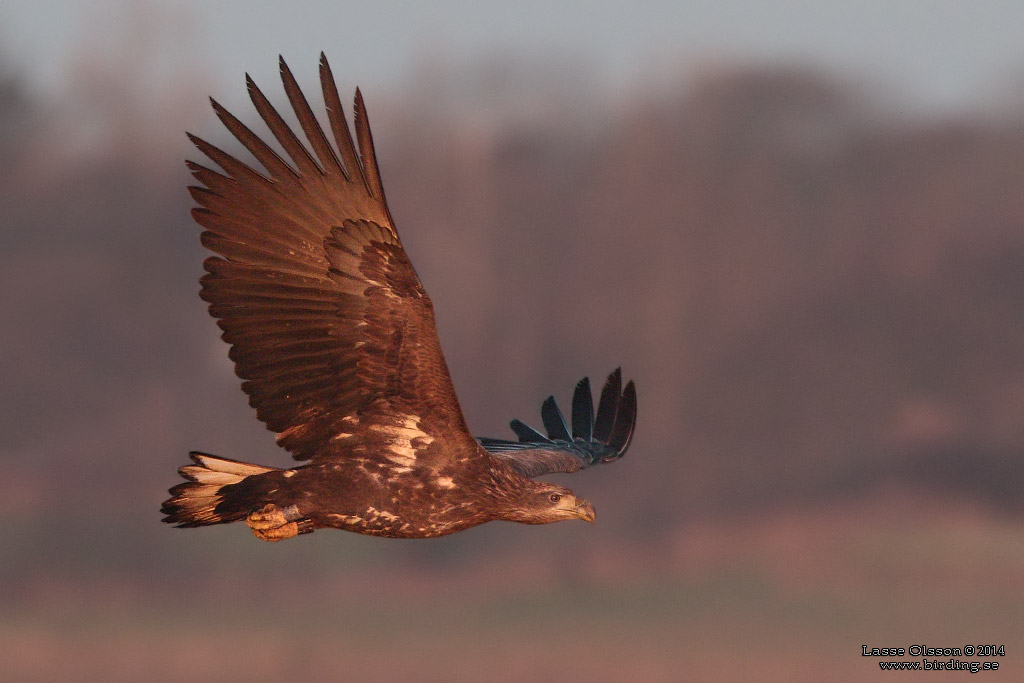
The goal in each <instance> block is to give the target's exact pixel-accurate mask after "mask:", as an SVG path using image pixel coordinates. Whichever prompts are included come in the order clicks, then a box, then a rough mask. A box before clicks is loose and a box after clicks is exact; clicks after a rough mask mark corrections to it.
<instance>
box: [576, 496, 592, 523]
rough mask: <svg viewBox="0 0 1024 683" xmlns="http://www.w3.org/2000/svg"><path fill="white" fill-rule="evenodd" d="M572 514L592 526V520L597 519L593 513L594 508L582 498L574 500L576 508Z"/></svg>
mask: <svg viewBox="0 0 1024 683" xmlns="http://www.w3.org/2000/svg"><path fill="white" fill-rule="evenodd" d="M574 512H575V513H576V516H577V517H579V518H580V519H582V520H585V521H587V522H590V523H591V524H593V523H594V520H595V519H597V514H596V513H595V512H594V506H593V505H591V504H590V503H588V502H587V501H585V500H583V499H582V498H577V499H576V508H575V510H574Z"/></svg>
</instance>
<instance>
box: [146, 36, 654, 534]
mask: <svg viewBox="0 0 1024 683" xmlns="http://www.w3.org/2000/svg"><path fill="white" fill-rule="evenodd" d="M279 64H280V73H281V80H282V82H283V83H284V90H285V93H286V95H287V97H288V101H289V103H290V104H291V107H292V109H293V110H294V113H295V117H296V118H297V120H298V124H299V127H301V129H302V133H303V134H304V136H305V139H306V143H308V146H307V144H306V143H304V142H303V141H302V140H300V138H299V137H298V135H297V134H296V132H295V131H294V130H293V129H292V128H291V127H290V126H289V125H288V124H287V123H286V122H285V121H284V119H283V118H282V117H281V115H280V114H279V113H278V112H277V111H276V110H275V109H274V107H273V106H271V104H270V102H269V101H268V99H267V98H266V97H265V96H264V94H263V93H262V92H261V91H260V89H259V88H258V87H257V86H256V84H255V83H254V82H253V80H252V78H250V77H249V76H248V74H247V75H246V84H247V87H248V92H249V96H250V98H251V99H252V102H253V104H254V105H255V107H256V110H257V112H258V113H259V115H260V116H261V118H262V119H263V121H264V122H265V123H266V125H267V127H268V128H269V130H270V132H271V133H272V134H273V136H274V138H275V139H276V141H277V143H278V144H279V145H280V148H281V149H283V151H284V152H285V154H286V155H287V159H285V158H282V156H280V155H279V154H278V153H277V152H275V151H274V149H273V148H272V147H271V146H270V145H268V144H267V143H266V142H265V141H264V140H262V139H260V137H259V136H257V135H256V134H255V133H253V132H252V131H251V130H250V129H249V128H247V127H246V126H245V125H243V124H242V123H241V122H240V121H239V120H238V119H237V118H235V117H234V116H232V115H231V114H230V113H229V112H228V111H227V110H226V109H224V108H223V107H222V106H221V105H220V104H218V103H217V102H216V101H215V100H213V99H212V98H211V100H210V102H211V104H212V106H213V109H214V111H215V112H216V114H217V116H218V118H219V119H220V121H221V122H222V123H223V124H224V125H225V126H226V127H227V129H228V130H229V131H230V132H231V133H232V135H233V136H234V137H235V138H237V139H238V141H239V142H241V144H242V145H243V146H244V147H245V148H246V149H247V150H248V151H249V152H250V153H251V154H252V156H253V157H255V159H256V160H257V161H258V162H259V164H260V165H261V166H262V167H263V170H262V171H261V170H257V169H254V168H252V167H250V166H249V165H247V164H245V163H243V162H241V161H239V160H238V159H236V158H235V157H233V156H231V155H229V154H227V153H226V152H224V151H222V150H221V149H219V148H217V147H215V146H214V145H212V144H210V143H209V142H206V141H205V140H203V139H201V138H199V137H196V136H194V135H191V134H189V139H190V140H191V141H192V142H193V143H194V144H195V146H196V147H197V148H198V149H199V151H200V152H202V153H203V154H204V155H205V156H206V157H208V158H209V159H210V160H212V161H213V162H214V163H215V164H216V165H217V166H218V167H219V168H220V170H219V171H218V170H214V169H212V168H208V167H207V166H203V165H201V164H198V163H195V162H193V161H188V162H186V164H187V166H188V168H189V169H190V171H191V172H192V174H193V176H194V177H195V178H196V180H197V181H198V183H199V184H198V185H195V186H191V187H189V192H190V193H191V195H192V197H193V199H194V200H195V201H196V203H197V204H198V205H199V206H198V207H196V208H193V209H192V217H193V218H194V220H195V221H196V222H197V223H198V224H199V225H200V226H201V227H202V228H203V229H204V230H203V232H202V237H201V240H202V244H203V245H204V246H205V247H206V248H207V249H209V250H210V251H212V252H213V253H214V254H216V255H215V256H210V257H208V258H207V259H206V260H205V262H204V268H205V271H206V273H205V275H204V276H203V277H202V278H201V280H200V282H201V290H200V297H201V298H202V299H203V300H204V301H206V302H207V303H208V304H209V311H210V314H211V315H212V316H213V317H214V318H215V319H216V320H217V324H218V326H219V327H220V329H221V330H222V331H223V334H222V338H223V339H224V341H226V342H227V343H228V344H229V345H230V351H229V352H228V356H229V357H230V358H231V360H232V361H233V362H234V364H235V371H236V373H237V374H238V376H239V377H240V378H241V379H243V380H244V381H243V383H242V389H243V390H244V391H245V393H246V394H248V396H249V403H250V405H251V406H252V407H253V408H255V409H256V415H257V417H258V418H259V419H260V420H261V421H262V422H264V423H265V424H266V426H267V428H268V429H270V430H271V431H273V432H275V433H276V434H277V437H276V440H277V443H278V445H280V446H281V447H283V448H285V449H286V450H287V451H289V452H290V453H291V454H292V456H293V457H294V458H295V459H296V460H298V461H306V462H305V464H300V465H298V466H296V467H292V468H285V469H280V468H275V467H267V466H263V465H255V464H251V463H248V462H241V461H238V460H231V459H228V458H222V457H218V456H214V455H210V454H207V453H199V452H192V453H191V454H190V457H191V460H192V464H189V465H185V466H184V467H181V468H180V469H179V470H178V472H179V473H180V475H181V476H182V477H183V478H184V479H185V480H186V481H184V482H182V483H179V484H178V485H176V486H174V487H172V488H171V489H170V491H169V493H170V498H168V499H167V500H166V501H165V502H164V503H163V505H162V507H161V512H162V513H163V514H164V515H165V516H164V518H163V521H164V522H167V523H170V524H174V525H177V526H178V527H197V526H205V525H210V524H222V523H227V522H235V521H242V520H244V521H245V523H246V524H247V525H248V526H249V528H250V529H251V530H252V532H253V534H254V535H255V536H256V537H257V538H260V539H262V540H265V541H279V540H283V539H287V538H292V537H294V536H298V535H300V534H306V533H310V532H312V531H314V530H316V529H326V528H335V529H343V530H347V531H352V532H356V533H361V534H369V535H374V536H385V537H392V538H430V537H435V536H443V535H446V534H452V533H455V532H458V531H462V530H464V529H468V528H470V527H473V526H476V525H478V524H482V523H485V522H490V521H494V520H508V521H514V522H522V523H525V524H546V523H548V522H557V521H561V520H569V519H582V520H586V521H589V522H593V521H594V517H595V514H594V507H593V506H592V505H591V504H590V503H589V502H587V501H586V500H584V499H583V498H581V497H579V496H577V495H575V494H574V493H573V492H572V491H570V490H569V489H567V488H565V487H563V486H557V485H555V484H552V483H548V482H544V481H537V480H535V479H534V478H535V477H538V476H541V475H545V474H549V473H554V472H575V471H577V470H580V469H583V468H585V467H588V466H591V465H595V464H599V463H606V462H611V461H614V460H617V459H618V458H620V457H622V456H623V455H624V454H625V452H626V449H627V448H628V447H629V444H630V441H631V440H632V437H633V432H634V429H635V426H636V414H637V412H636V388H635V386H634V383H633V382H632V381H630V382H629V383H627V384H626V386H625V388H623V387H622V373H621V372H620V371H619V370H616V371H614V372H613V373H612V374H611V375H610V376H609V377H608V380H607V381H606V382H605V384H604V387H603V389H602V391H601V396H600V399H599V400H598V405H597V410H596V412H595V410H594V403H593V398H592V394H591V389H590V383H589V381H588V380H587V379H586V378H584V379H583V380H581V381H580V382H579V383H578V384H577V385H576V390H575V392H574V395H573V400H572V410H571V417H570V424H571V431H570V424H567V423H566V421H565V418H564V417H563V415H562V412H561V410H560V409H559V408H558V405H557V403H556V402H555V399H554V398H553V397H550V398H548V399H547V400H546V401H545V402H544V403H543V406H542V409H541V418H542V421H543V424H544V427H545V430H546V432H547V435H546V436H545V435H544V434H542V433H541V432H539V431H537V430H535V429H533V428H531V427H528V426H527V425H526V424H524V423H523V422H520V421H519V420H513V421H512V422H511V427H512V430H513V431H514V433H515V434H516V436H517V437H518V438H517V440H503V439H489V438H481V439H477V438H474V437H473V436H472V434H471V433H470V431H469V429H468V428H467V426H466V421H465V418H464V417H463V414H462V409H461V408H460V406H459V400H458V398H457V397H456V395H455V389H454V387H453V386H452V380H451V377H450V376H449V373H448V367H447V365H446V363H445V359H444V354H443V353H442V351H441V344H440V341H439V339H438V335H437V328H436V324H435V321H434V308H433V304H432V303H431V300H430V297H428V296H427V292H426V291H425V290H424V288H423V285H422V284H421V283H420V280H419V277H417V275H416V271H415V270H414V269H413V266H412V264H411V263H410V261H409V257H408V256H407V254H406V253H405V250H404V249H403V248H402V243H401V240H400V239H399V237H398V233H397V232H396V230H395V226H394V222H393V221H392V219H391V213H390V211H389V210H388V206H387V202H386V201H385V198H384V188H383V186H382V184H381V179H380V172H379V170H378V166H377V159H376V156H375V153H374V148H373V138H372V137H371V135H370V125H369V122H368V119H367V114H366V106H365V105H364V103H363V97H362V94H361V93H360V91H359V89H358V88H357V89H356V92H355V102H354V105H353V127H354V129H355V138H354V139H353V136H352V133H351V130H350V129H349V125H348V121H347V119H346V116H345V113H344V111H343V110H342V106H341V101H340V98H339V96H338V89H337V86H336V84H335V81H334V77H333V75H332V73H331V68H330V66H329V64H328V63H327V59H326V58H325V57H324V55H323V54H322V53H321V55H320V85H321V88H322V90H323V98H324V102H325V104H326V109H327V121H328V123H329V128H330V132H331V135H332V137H333V138H334V145H333V146H332V144H331V141H330V140H329V139H328V136H327V134H326V133H325V132H324V128H323V127H322V126H321V125H320V123H319V122H318V120H317V118H316V116H315V115H314V113H313V110H312V109H311V108H310V105H309V103H308V101H307V100H306V97H305V96H304V95H303V93H302V91H301V90H300V88H299V85H298V83H297V82H296V80H295V78H294V76H293V75H292V72H291V71H290V70H289V68H288V66H287V65H286V64H285V62H284V60H283V59H280V62H279Z"/></svg>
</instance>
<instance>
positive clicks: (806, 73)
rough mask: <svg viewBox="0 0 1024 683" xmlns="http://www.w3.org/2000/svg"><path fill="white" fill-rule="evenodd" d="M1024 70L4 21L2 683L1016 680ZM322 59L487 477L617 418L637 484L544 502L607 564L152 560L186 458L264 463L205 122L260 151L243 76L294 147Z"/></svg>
mask: <svg viewBox="0 0 1024 683" xmlns="http://www.w3.org/2000/svg"><path fill="white" fill-rule="evenodd" d="M1022 25H1024V4H1020V3H1016V2H973V3H962V2H937V1H934V0H906V1H904V2H901V3H891V2H882V1H881V0H860V1H858V2H847V3H814V2H801V1H796V0H792V1H788V2H694V3H686V4H683V3H675V2H650V3H646V4H642V5H639V6H635V5H633V4H628V3H621V4H620V3H589V2H583V1H582V0H578V1H574V2H562V3H558V4H553V3H544V2H539V1H534V0H530V1H526V2H517V3H466V2H437V3H370V2H366V3H344V2H338V3H335V2H314V3H302V4H299V5H285V4H281V5H279V6H265V7H252V6H250V3H247V2H243V1H242V0H235V1H233V2H221V3H217V4H215V5H213V6H209V5H205V4H203V5H200V4H181V3H174V2H170V1H156V0H148V1H147V2H141V3H132V2H127V1H106V2H98V3H74V2H69V1H54V2H49V3H36V2H32V1H30V0H14V1H13V2H12V1H11V0H8V1H7V2H5V3H4V4H3V6H2V7H0V159H2V163H0V380H2V381H0V384H2V389H0V432H2V434H3V438H2V439H0V468H2V475H0V522H2V523H0V643H3V645H2V646H0V670H3V671H4V672H5V673H4V674H3V678H4V680H11V681H180V680H194V681H222V682H227V681H243V680H244V681H250V682H252V681H278V680H284V679H285V678H288V679H291V680H300V679H306V680H323V681H326V680H338V681H350V680H351V681H369V680H410V681H421V680H422V681H461V680H523V681H554V680H559V681H564V680H589V681H622V680H644V681H686V680H692V681H738V680H760V681H794V680H808V681H818V680H835V681H863V680H874V679H875V678H877V679H878V680H893V677H896V678H897V679H898V678H899V675H898V674H894V673H880V671H879V668H878V663H877V661H875V660H874V659H872V658H865V657H862V656H861V646H862V645H864V644H866V645H868V646H869V647H886V646H899V647H907V646H909V645H911V644H914V643H924V644H927V645H928V646H932V647H963V646H964V645H966V644H982V643H994V644H996V645H1000V644H1004V645H1005V647H1006V656H1005V657H998V658H995V659H996V661H998V662H999V665H1000V666H999V673H1000V674H1003V675H1002V676H1001V680H1006V681H1009V680H1014V679H1020V678H1021V677H1022V675H1024V664H1022V658H1024V652H1022V647H1024V622H1022V621H1021V619H1020V614H1021V613H1022V608H1024V571H1022V570H1024V523H1022V522H1021V517H1020V513H1021V510H1022V507H1024V506H1022V502H1024V494H1022V492H1021V486H1020V484H1021V481H1022V475H1024V459H1022V455H1024V419H1022V418H1024V42H1022V41H1021V40H1020V27H1021V26H1022ZM321 50H323V51H325V52H326V53H327V55H328V57H329V58H330V60H331V63H332V66H333V69H334V72H335V74H336V75H337V76H338V78H339V86H340V87H341V89H342V92H343V93H345V97H346V98H347V97H348V94H350V93H351V92H352V90H353V88H354V86H355V85H357V84H358V85H359V86H360V87H361V88H362V89H363V93H364V95H365V96H366V99H367V104H368V108H369V111H370V116H371V121H372V123H373V130H374V133H375V136H376V141H377V150H378V156H379V160H380V164H381V168H382V173H383V177H384V182H385V186H386V188H387V193H388V198H389V200H390V204H391V209H392V213H393V215H394V217H395V219H396V222H397V224H398V228H399V230H400V232H401V235H402V237H403V240H404V242H405V245H406V248H407V251H408V252H409V254H410V256H411V258H412V260H413V262H414V263H415V265H416V267H417V270H418V271H419V274H420V276H421V278H422V280H423V282H424V284H425V286H426V287H427V289H428V291H429V292H430V294H431V296H432V297H433V300H434V303H435V307H436V310H437V316H438V321H439V323H438V324H439V328H440V329H439V331H440V335H441V339H442V342H443V344H444V348H445V350H446V353H447V359H448V364H449V366H450V368H451V371H452V374H453V376H454V380H455V384H456V387H457V389H458V391H459V394H460V397H461V401H462V405H463V407H464V409H465V412H466V414H467V418H468V420H469V423H470V425H471V427H472V429H473V431H474V432H475V433H477V434H479V435H487V436H495V437H507V438H510V435H511V432H510V431H509V430H508V427H507V423H508V420H509V419H510V418H512V417H518V418H520V419H523V420H524V421H526V422H528V423H532V424H534V425H539V423H540V419H539V408H540V403H541V401H542V400H543V399H544V398H545V397H546V396H547V395H548V394H551V393H553V394H555V396H556V397H558V398H559V399H560V402H562V403H563V405H565V404H567V403H568V400H569V397H570V395H571V390H572V387H573V385H574V383H575V382H576V381H577V380H578V379H579V378H580V377H583V376H584V375H589V376H590V377H591V380H592V381H593V382H594V383H596V384H599V383H600V382H602V381H603V379H604V377H605V376H606V375H607V373H608V372H610V371H611V370H612V369H613V368H615V367H616V366H618V365H621V366H622V367H623V370H624V374H625V376H626V377H627V378H633V379H635V380H636V382H637V385H638V393H639V405H640V410H639V415H640V418H639V425H638V432H637V435H636V438H635V441H634V442H633V445H632V447H631V450H630V452H629V454H628V457H627V458H625V459H624V460H622V461H620V462H618V463H616V464H614V465H612V466H608V467H600V468H596V469H593V470H588V471H586V472H583V473H579V474H576V475H574V476H572V477H562V478H561V480H560V481H561V482H562V483H566V484H568V485H570V486H572V487H573V488H574V490H576V491H577V492H578V493H580V494H582V495H584V496H586V497H587V498H589V499H590V500H592V501H594V502H595V504H596V507H597V509H598V513H599V514H598V523H597V524H596V525H595V526H593V527H592V526H589V525H584V524H557V525H549V526H545V527H524V526H520V525H513V524H505V523H495V524H488V525H484V526H482V527H478V528H476V529H473V530H470V531H468V532H465V533H461V534H458V535H456V536H452V537H449V538H444V539H438V540H431V541H389V540H381V539H372V538H365V537H360V536H357V535H354V534H345V533H340V532H339V533H334V532H318V533H316V534H313V535H311V536H305V537H301V538H298V539H294V540H290V541H287V542H284V543H280V544H273V545H272V544H265V543H262V542H259V541H257V540H255V539H254V538H252V537H251V535H250V534H249V533H248V530H247V529H246V528H244V527H242V526H240V525H233V526H225V527H215V528H207V529H200V530H191V531H183V530H177V529H172V528H170V527H167V526H165V525H162V524H161V523H160V521H159V519H160V515H159V513H158V508H159V505H160V502H161V501H162V500H163V499H164V498H165V493H166V489H167V488H168V487H169V486H171V485H173V484H174V483H176V481H178V477H177V475H176V473H175V469H176V468H177V467H178V466H180V465H182V464H184V463H185V462H186V459H187V455H186V454H187V452H188V451H189V450H190V449H201V450H205V451H209V452H212V453H217V454H221V455H224V456H228V457H232V458H239V459H245V460H252V461H255V462H262V463H267V464H272V465H278V466H285V465H286V464H287V463H288V462H289V459H288V456H287V454H286V453H284V452H283V451H281V450H279V449H277V448H276V446H275V445H274V441H273V435H272V434H271V433H269V432H268V431H266V430H265V429H264V428H263V426H262V424H261V423H259V422H258V421H257V420H256V419H255V415H254V413H253V412H252V411H251V409H250V408H249V407H248V405H247V403H246V399H245V397H244V395H243V394H242V392H241V391H240V390H239V380H238V379H237V378H236V377H235V376H234V374H233V370H232V367H231V365H230V363H229V362H228V359H227V347H226V346H225V345H224V344H223V343H222V342H221V341H220V340H219V335H218V330H217V328H216V327H215V324H214V322H213V320H212V319H210V318H209V316H208V315H207V313H206V307H205V305H204V304H203V303H202V302H201V301H200V300H199V298H198V297H197V292H198V278H199V276H200V274H201V272H202V268H201V262H202V258H203V257H204V252H203V250H202V248H201V247H200V245H199V239H198V234H199V229H198V227H197V226H196V225H194V224H193V223H192V222H191V220H190V218H189V215H188V210H189V208H190V206H191V201H190V199H189V197H188V195H187V193H186V191H185V186H186V185H187V184H188V183H189V181H190V177H189V175H188V173H187V172H186V169H185V166H184V163H183V160H184V159H185V158H191V159H196V160H202V159H201V155H199V153H198V152H197V151H195V150H194V149H192V148H190V146H189V144H188V142H187V140H186V138H185V135H184V131H185V130H189V131H192V132H194V133H197V134H200V135H202V136H204V137H206V138H207V139H209V140H211V141H212V142H214V143H215V144H218V145H221V146H223V147H225V148H227V149H229V150H231V151H234V152H239V151H240V146H239V145H237V144H235V143H233V141H232V140H230V139H229V138H230V136H229V134H228V133H227V131H226V130H224V129H223V128H222V127H220V125H219V123H218V122H217V121H216V117H215V116H214V114H213V112H212V111H210V110H209V108H208V101H207V99H206V98H207V96H208V95H213V96H215V97H216V98H217V99H218V101H220V102H221V103H223V104H224V105H225V106H226V107H227V108H228V109H229V110H231V111H232V112H234V113H235V114H236V115H238V116H239V117H240V118H241V119H242V120H243V121H245V122H247V123H248V124H250V125H251V126H253V127H254V128H255V129H256V130H258V131H260V132H264V133H265V128H264V127H262V124H260V123H259V120H258V117H257V116H256V114H255V112H254V110H253V108H252V106H251V104H249V102H248V98H247V95H246V92H245V87H244V80H243V79H244V73H245V72H249V73H251V74H252V75H253V77H254V78H255V79H256V81H257V82H258V83H259V84H260V85H261V87H262V88H263V89H264V91H265V92H266V93H267V94H268V95H269V96H270V97H271V100H272V101H273V102H275V103H277V104H278V105H280V106H281V107H282V108H283V107H284V106H285V104H286V99H285V97H284V95H283V91H282V89H281V87H280V84H279V82H278V79H277V55H278V54H279V53H281V54H283V55H284V56H285V58H286V59H287V60H288V62H289V65H290V66H291V68H292V70H293V71H294V73H295V74H296V76H297V78H298V79H299V81H300V83H301V84H302V85H303V87H304V89H305V91H306V92H307V94H308V95H309V96H310V98H311V101H312V102H313V103H314V109H317V110H322V105H321V102H320V99H319V95H318V88H317V86H316V73H317V71H316V69H317V59H318V56H319V52H320V51H321ZM318 113H319V111H318ZM289 120H291V121H294V119H293V118H290V119H289ZM908 659H910V658H909V657H908ZM961 659H973V660H975V661H983V660H981V659H980V658H978V657H974V658H967V657H964V658H961ZM824 672H827V673H824ZM1015 672H1016V673H1015ZM907 676H908V677H909V676H910V675H909V674H907ZM961 676H962V674H958V675H956V676H951V677H948V678H957V679H959V678H960V677H961ZM929 678H930V680H931V679H935V680H947V676H945V675H944V674H939V673H936V672H931V675H930V676H929Z"/></svg>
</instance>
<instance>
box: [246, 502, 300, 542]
mask: <svg viewBox="0 0 1024 683" xmlns="http://www.w3.org/2000/svg"><path fill="white" fill-rule="evenodd" d="M245 523H246V524H248V525H249V528H250V529H252V533H253V535H254V536H255V537H256V538H259V539H261V540H264V541H283V540H284V539H286V538H292V537H293V536H298V535H299V534H308V533H311V532H312V531H313V520H311V519H308V518H305V517H303V516H302V513H300V512H299V509H298V508H297V507H295V506H294V505H289V506H288V507H286V508H281V507H278V506H277V505H275V504H274V503H267V504H266V505H264V506H263V507H262V508H260V509H259V510H257V511H255V512H251V513H249V516H248V517H247V518H246V520H245Z"/></svg>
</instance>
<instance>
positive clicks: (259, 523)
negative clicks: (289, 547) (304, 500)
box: [245, 503, 295, 535]
mask: <svg viewBox="0 0 1024 683" xmlns="http://www.w3.org/2000/svg"><path fill="white" fill-rule="evenodd" d="M291 507H295V506H294V505H293V506H291ZM289 521H291V520H289V519H288V518H287V517H286V516H285V513H284V511H283V510H282V509H281V508H279V507H278V506H277V505H274V504H273V503H267V504H266V505H264V506H263V507H262V508H260V509H259V510H256V511H255V512H250V513H249V516H248V517H246V519H245V523H246V524H248V525H249V527H250V528H251V529H252V530H253V531H257V530H259V531H266V530H270V529H276V528H278V527H282V526H284V525H286V524H288V522H289ZM257 535H258V534H257Z"/></svg>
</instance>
